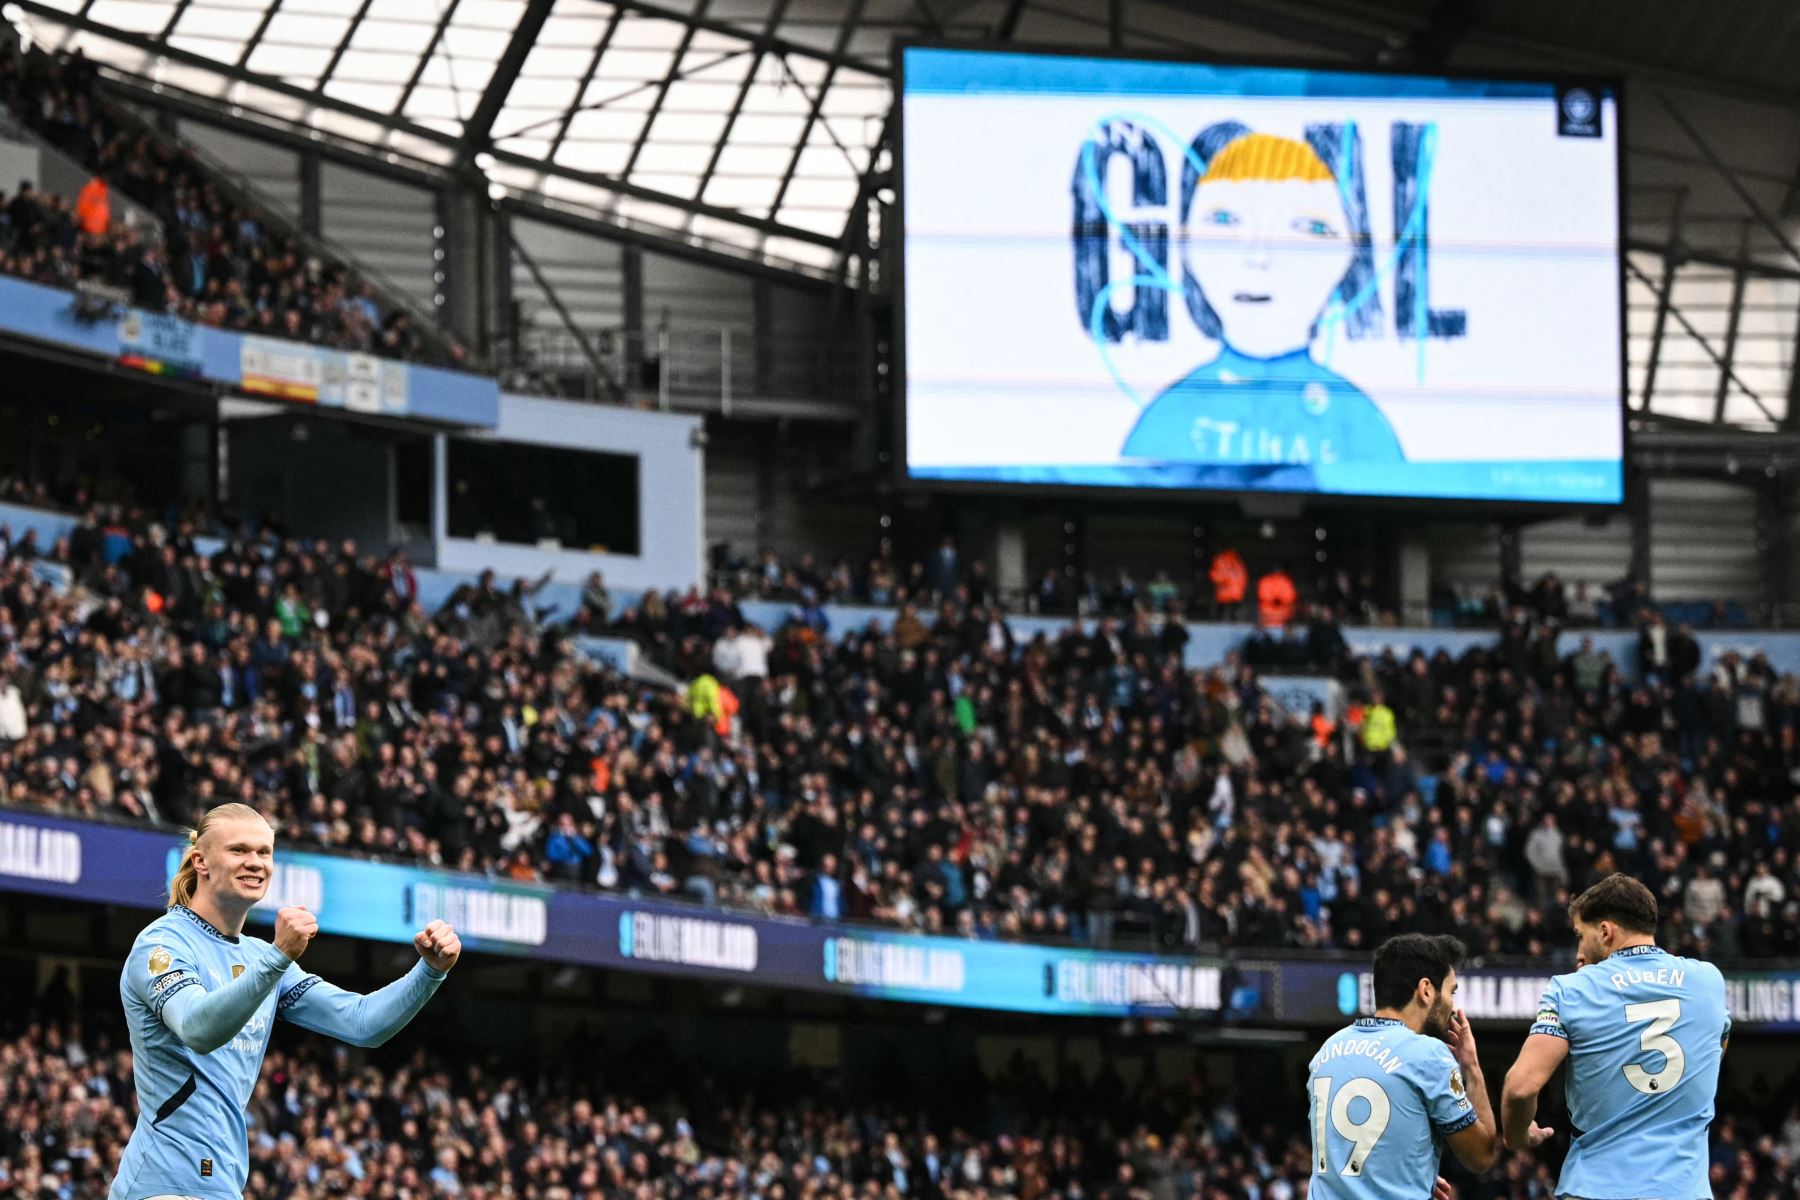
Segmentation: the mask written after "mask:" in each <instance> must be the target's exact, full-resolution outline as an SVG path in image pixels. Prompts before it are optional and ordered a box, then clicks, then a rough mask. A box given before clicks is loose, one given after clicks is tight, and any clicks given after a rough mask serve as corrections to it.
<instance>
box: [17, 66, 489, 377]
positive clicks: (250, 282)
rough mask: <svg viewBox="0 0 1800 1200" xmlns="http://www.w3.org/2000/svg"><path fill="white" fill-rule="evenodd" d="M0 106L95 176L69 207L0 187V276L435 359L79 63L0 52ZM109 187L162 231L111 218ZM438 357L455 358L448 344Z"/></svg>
mask: <svg viewBox="0 0 1800 1200" xmlns="http://www.w3.org/2000/svg"><path fill="white" fill-rule="evenodd" d="M0 105H4V106H5V107H6V108H7V109H9V110H10V111H11V112H12V113H13V114H15V115H16V116H17V117H18V118H19V120H21V121H22V122H23V123H24V124H25V125H27V126H28V127H30V128H31V129H33V130H35V131H36V132H37V133H38V134H40V135H41V136H42V137H44V138H45V139H46V140H47V141H49V142H50V143H51V144H52V145H54V146H56V147H57V148H58V149H59V150H61V151H62V152H63V153H65V154H67V155H69V156H70V157H71V158H73V159H74V160H75V161H77V162H79V163H81V164H83V165H84V166H86V167H88V168H90V169H92V170H93V171H95V172H96V180H95V181H94V182H92V183H90V184H89V185H88V187H87V189H85V190H84V192H83V194H82V195H81V196H80V197H77V198H71V197H67V196H59V195H51V194H44V193H42V192H40V191H39V190H38V189H37V188H36V187H35V186H34V181H32V180H22V181H20V182H19V184H18V185H17V186H16V188H15V189H14V190H13V191H12V192H11V193H10V194H9V193H7V192H5V191H0V273H5V274H8V275H15V276H19V277H21V278H25V279H29V280H31V281H33V282H37V283H45V284H50V285H52V286H56V287H62V288H71V289H73V288H75V287H77V286H78V285H82V284H87V285H100V287H101V289H102V291H101V293H100V294H102V295H105V296H111V297H114V298H116V299H117V300H118V301H120V302H129V303H130V304H132V305H134V306H135V307H137V308H140V309H144V310H146V311H149V312H156V313H168V314H172V315H174V316H177V317H181V318H183V319H185V320H188V321H193V322H196V323H198V324H202V325H208V326H212V327H215V328H220V329H230V330H236V331H240V332H243V333H251V334H260V335H264V336H268V337H278V338H292V339H296V340H300V341H308V342H316V343H319V344H321V345H325V346H331V347H334V348H337V349H340V350H352V351H360V352H365V353H370V354H378V355H382V356H385V357H390V358H405V359H422V358H431V357H442V355H439V354H438V353H437V352H436V351H435V350H434V349H433V348H432V347H431V345H430V344H429V342H428V340H427V339H425V338H424V337H422V336H421V333H420V331H419V330H418V329H416V328H415V327H414V325H413V321H412V318H411V316H409V315H408V314H407V313H406V312H405V311H403V310H401V309H397V308H387V309H385V310H384V307H383V306H382V304H381V303H380V302H379V301H378V299H377V296H376V292H375V289H374V287H373V286H372V285H370V284H368V283H366V282H362V281H359V280H358V279H357V278H356V276H355V275H354V274H353V273H352V272H351V271H350V270H349V269H348V268H347V267H345V266H343V265H342V264H338V263H331V262H326V261H324V260H322V259H321V258H320V257H318V256H317V255H315V254H312V253H310V252H309V251H308V249H307V248H306V247H305V246H303V245H302V244H301V243H300V242H299V240H298V239H297V238H295V237H293V236H290V235H289V234H287V233H284V232H282V231H281V230H280V229H279V228H276V227H275V226H273V225H272V224H271V222H270V221H269V219H268V217H267V215H266V214H265V213H263V212H262V211H260V210H259V209H258V208H257V207H256V206H255V205H253V204H251V203H249V202H247V201H245V200H244V199H243V198H242V197H241V196H239V195H237V194H236V193H234V192H233V191H232V190H230V189H229V188H228V187H227V186H226V185H224V184H223V183H222V182H221V181H220V180H219V179H218V178H216V177H215V175H214V174H213V173H212V172H211V171H210V170H208V169H207V168H206V167H205V166H204V165H203V164H202V163H201V162H200V161H199V160H198V159H197V158H196V157H195V155H194V153H193V151H192V150H191V149H189V148H187V147H185V146H183V145H181V144H180V143H179V142H177V141H175V140H174V139H172V138H168V137H165V136H163V135H161V134H159V133H156V132H153V131H152V130H150V129H149V128H148V127H146V126H144V125H143V124H141V123H140V122H137V121H135V120H132V119H130V118H128V117H126V116H125V115H124V114H123V113H122V112H121V111H120V110H119V109H118V108H117V107H116V106H115V105H114V104H113V102H111V101H109V100H108V99H106V98H105V97H104V96H103V95H102V94H101V92H100V90H99V88H98V86H97V84H96V75H95V72H94V70H93V68H92V67H91V66H90V65H89V64H88V63H87V62H86V60H85V59H83V58H82V57H81V55H80V54H79V52H78V53H76V54H75V55H74V56H72V57H60V56H56V55H52V54H49V53H47V52H44V51H38V50H33V51H21V50H20V49H19V48H17V47H16V46H14V47H10V48H0ZM110 189H117V190H118V191H119V192H120V193H122V194H123V195H125V196H127V197H130V198H131V199H132V200H135V201H136V202H137V203H138V204H140V205H142V207H143V208H144V209H145V210H147V211H148V212H150V213H152V214H154V216H155V218H156V220H157V222H158V223H159V224H160V226H161V234H160V237H159V236H158V235H157V231H156V229H155V227H153V226H148V225H147V224H146V225H144V226H142V227H137V226H134V225H133V224H132V223H130V222H127V221H125V220H122V219H115V217H114V214H113V212H112V206H111V201H110ZM447 346H448V349H447V351H446V353H447V355H448V357H447V359H446V361H447V362H448V363H449V365H460V364H461V362H462V361H463V358H464V353H463V350H462V348H461V346H460V345H458V344H457V343H455V342H454V341H453V340H452V341H450V342H449V343H447Z"/></svg>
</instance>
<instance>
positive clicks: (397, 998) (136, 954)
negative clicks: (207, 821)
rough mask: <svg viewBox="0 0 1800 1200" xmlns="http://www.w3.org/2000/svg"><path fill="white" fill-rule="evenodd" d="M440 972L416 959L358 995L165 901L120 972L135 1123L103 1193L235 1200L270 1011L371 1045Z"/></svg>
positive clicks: (140, 1199) (414, 1005) (119, 1197)
mask: <svg viewBox="0 0 1800 1200" xmlns="http://www.w3.org/2000/svg"><path fill="white" fill-rule="evenodd" d="M443 978H444V976H443V975H441V974H439V973H438V972H436V971H433V970H432V969H431V968H430V967H428V966H426V965H425V963H424V961H423V960H421V961H420V962H419V963H418V965H417V966H415V967H414V968H413V969H412V970H411V971H410V972H408V973H407V974H406V975H403V976H401V977H400V979H398V980H396V981H395V982H394V983H391V984H389V985H388V986H386V987H384V988H382V989H380V990H379V991H376V992H372V993H370V994H369V995H367V996H364V995H360V994H358V993H355V992H347V991H345V990H343V989H342V988H339V987H336V986H334V985H332V984H329V983H326V982H325V981H324V980H322V979H320V978H319V977H318V976H317V975H313V974H310V973H308V972H306V971H304V970H302V969H301V968H300V965H299V964H298V963H295V962H293V961H291V960H290V959H289V958H288V956H287V955H285V954H283V953H282V952H281V951H280V950H278V949H276V948H275V947H274V946H273V945H271V944H269V943H268V942H265V941H263V940H262V939H261V938H255V937H250V936H248V935H241V936H236V937H233V936H229V935H227V934H225V933H222V932H220V931H219V930H218V929H215V928H214V927H213V926H212V925H211V924H209V923H208V922H207V921H206V920H205V919H203V918H202V917H200V916H199V915H198V914H197V913H195V912H194V911H193V910H192V909H189V908H185V907H181V906H176V907H174V908H171V909H169V911H168V912H166V913H165V914H163V915H162V916H161V917H158V918H157V919H156V920H155V921H152V922H151V923H150V924H149V925H148V926H146V927H145V929H144V931H143V932H142V933H140V934H139V935H138V938H137V941H136V942H135V943H133V944H132V947H131V953H130V955H129V956H128V957H127V958H126V960H125V969H124V970H123V971H122V972H121V973H120V976H119V996H120V998H121V999H122V1000H123V1001H124V1005H125V1019H126V1023H127V1024H128V1025H129V1026H130V1032H131V1054H132V1062H133V1071H134V1074H135V1076H136V1085H137V1099H138V1120H137V1127H136V1128H135V1129H133V1130H132V1133H131V1141H130V1143H129V1144H128V1145H127V1146H126V1147H125V1154H124V1157H123V1159H122V1160H121V1162H120V1164H119V1173H118V1176H117V1177H116V1178H115V1179H114V1180H113V1185H112V1191H111V1192H110V1193H109V1200H145V1198H146V1197H151V1196H196V1197H207V1198H211V1197H218V1198H219V1200H226V1198H230V1200H238V1198H239V1197H241V1196H243V1194H244V1184H245V1180H246V1177H247V1176H248V1174H249V1147H248V1142H247V1131H246V1127H245V1121H244V1108H245V1105H247V1104H248V1103H249V1100H250V1093H251V1090H252V1089H253V1088H254V1087H255V1086H256V1079H257V1076H258V1075H259V1074H260V1073H261V1071H262V1062H263V1054H264V1052H265V1051H266V1050H267V1049H268V1046H269V1033H270V1028H271V1026H272V1025H273V1024H274V1021H275V1019H276V1018H277V1017H280V1018H282V1019H284V1020H288V1021H292V1022H293V1023H294V1024H296V1025H300V1026H302V1027H304V1028H307V1029H311V1030H314V1031H316V1032H319V1033H325V1034H330V1035H332V1036H334V1037H338V1038H341V1039H343V1040H344V1041H347V1042H351V1043H354V1044H356V1045H363V1046H372V1045H379V1044H380V1043H381V1042H384V1041H386V1040H387V1039H388V1038H389V1037H392V1036H393V1035H394V1034H395V1033H397V1032H398V1031H399V1030H400V1029H401V1028H402V1027H403V1026H404V1025H405V1024H406V1023H407V1022H408V1021H410V1020H411V1019H412V1017H413V1016H414V1015H415V1014H416V1013H417V1012H418V1011H419V1009H421V1008H423V1007H424V1006H425V1002H426V1001H427V1000H429V999H430V998H431V995H432V993H433V992H435V991H436V990H437V987H438V984H439V983H440V982H442V981H443Z"/></svg>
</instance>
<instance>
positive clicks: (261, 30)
mask: <svg viewBox="0 0 1800 1200" xmlns="http://www.w3.org/2000/svg"><path fill="white" fill-rule="evenodd" d="M268 5H269V7H268V8H266V9H264V10H263V15H262V19H261V20H260V21H258V22H257V23H256V28H255V30H253V31H252V32H251V34H250V37H249V40H247V41H246V42H245V43H244V48H243V49H242V50H240V51H239V52H238V58H237V67H238V69H239V70H243V68H244V64H246V63H248V62H249V61H250V56H251V55H252V54H255V53H256V47H257V46H258V45H259V44H260V43H261V42H262V38H263V34H265V33H267V32H269V24H270V22H272V21H274V20H275V13H276V12H277V10H279V9H280V8H281V0H268ZM159 40H160V39H159Z"/></svg>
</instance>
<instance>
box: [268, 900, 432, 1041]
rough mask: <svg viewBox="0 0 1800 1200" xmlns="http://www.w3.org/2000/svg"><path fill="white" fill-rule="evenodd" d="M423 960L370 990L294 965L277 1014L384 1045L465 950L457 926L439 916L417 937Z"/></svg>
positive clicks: (415, 941) (320, 1029)
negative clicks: (347, 986) (356, 988)
mask: <svg viewBox="0 0 1800 1200" xmlns="http://www.w3.org/2000/svg"><path fill="white" fill-rule="evenodd" d="M413 945H414V946H415V947H417V949H418V951H419V961H418V962H417V963H415V964H413V968H412V970H410V971H408V972H407V973H406V974H404V975H402V976H401V977H400V978H398V979H396V980H394V982H392V983H390V984H388V985H387V986H386V987H383V988H380V989H378V990H376V991H373V992H370V993H368V994H367V995H364V994H362V993H360V992H352V991H347V990H345V989H344V988H341V987H338V986H337V985H336V984H331V983H326V982H325V981H324V980H323V979H320V978H319V977H318V976H317V975H312V974H309V973H307V972H305V971H302V970H300V969H299V967H298V966H296V967H294V969H293V970H292V971H290V972H289V973H288V978H287V980H286V981H285V982H284V983H283V984H282V989H281V1000H280V1002H279V1003H278V1004H277V1005H276V1008H275V1012H276V1015H278V1016H280V1017H282V1018H283V1019H284V1020H288V1021H292V1022H293V1023H294V1024H296V1025H298V1026H300V1027H301V1028H303V1029H310V1030H312V1031H313V1032H314V1033H323V1034H326V1035H327V1036H330V1037H334V1038H337V1039H338V1040H339V1041H345V1042H349V1043H350V1044H351V1045H353V1046H379V1045H381V1044H382V1043H383V1042H385V1041H387V1040H388V1039H389V1038H391V1037H393V1036H394V1035H395V1034H396V1033H399V1032H400V1031H401V1030H402V1029H404V1028H406V1025H407V1023H408V1022H409V1021H411V1020H412V1019H413V1018H414V1017H416V1016H418V1015H419V1010H421V1009H423V1008H424V1007H425V1004H426V1002H427V1001H429V1000H430V999H431V997H432V996H433V995H434V994H436V992H437V990H438V985H439V984H441V983H443V982H444V978H445V976H446V975H448V974H449V972H450V968H451V967H453V966H455V965H456V960H457V958H458V956H460V955H461V954H462V942H461V941H460V940H459V939H458V938H457V936H456V931H455V930H454V929H451V928H450V926H449V925H447V924H445V923H444V922H442V921H433V922H432V923H431V924H430V925H427V926H426V927H425V928H424V929H422V930H420V931H419V933H417V934H415V935H414V937H413Z"/></svg>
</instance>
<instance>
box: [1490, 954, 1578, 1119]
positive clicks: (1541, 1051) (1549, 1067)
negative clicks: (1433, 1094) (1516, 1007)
mask: <svg viewBox="0 0 1800 1200" xmlns="http://www.w3.org/2000/svg"><path fill="white" fill-rule="evenodd" d="M1579 961H1580V960H1579V959H1578V960H1577V962H1578V963H1579ZM1568 1057H1569V1028H1568V1026H1567V1025H1566V1024H1565V1023H1564V1022H1563V981H1562V977H1561V976H1558V977H1557V978H1555V979H1552V980H1551V981H1550V987H1549V989H1548V990H1547V991H1545V992H1544V995H1543V998H1542V999H1541V1000H1539V1001H1538V1012H1537V1017H1536V1019H1534V1020H1533V1021H1532V1023H1531V1030H1530V1032H1529V1033H1527V1034H1526V1036H1525V1045H1524V1046H1523V1047H1521V1048H1520V1050H1519V1060H1518V1061H1517V1062H1515V1063H1514V1064H1513V1066H1512V1070H1510V1071H1508V1072H1507V1073H1506V1082H1505V1083H1504V1084H1502V1085H1501V1088H1500V1131H1501V1133H1502V1134H1503V1135H1504V1136H1505V1139H1506V1146H1507V1148H1508V1149H1509V1150H1526V1149H1531V1150H1535V1149H1537V1148H1538V1147H1539V1146H1541V1145H1542V1144H1543V1143H1544V1141H1545V1140H1546V1139H1547V1138H1549V1137H1550V1135H1551V1134H1552V1133H1554V1132H1556V1131H1555V1130H1553V1129H1547V1128H1545V1127H1544V1126H1542V1125H1539V1124H1538V1123H1537V1121H1536V1119H1535V1118H1536V1117H1537V1106H1538V1093H1539V1092H1542V1091H1543V1090H1544V1088H1545V1086H1546V1085H1548V1084H1549V1082H1550V1077H1551V1076H1553V1075H1555V1074H1556V1068H1558V1067H1560V1066H1562V1064H1563V1060H1564V1059H1566V1058H1568Z"/></svg>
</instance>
